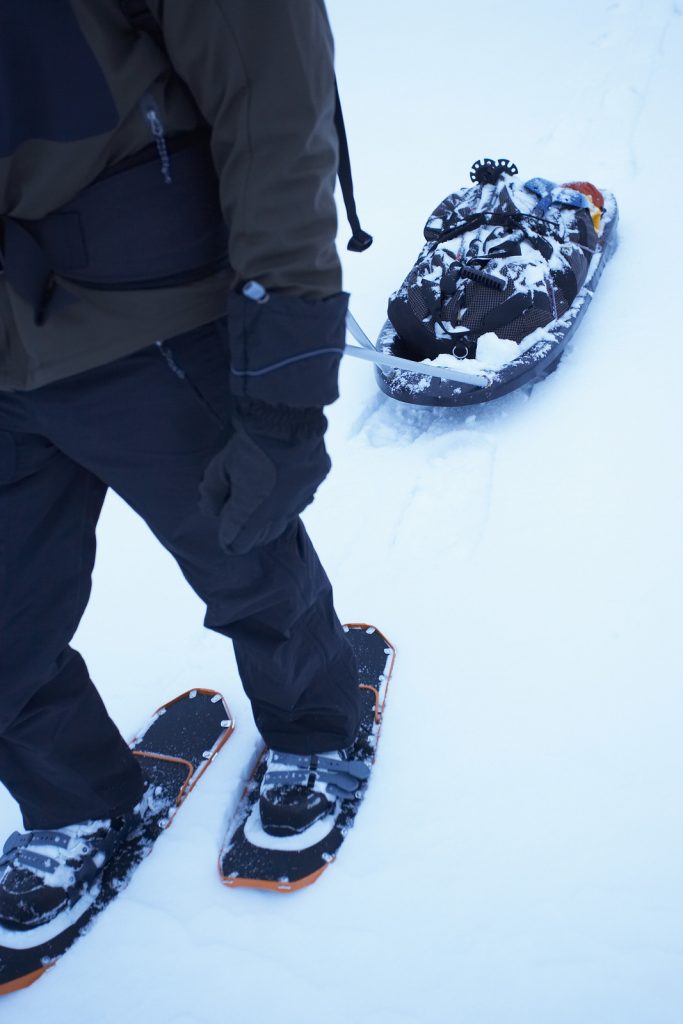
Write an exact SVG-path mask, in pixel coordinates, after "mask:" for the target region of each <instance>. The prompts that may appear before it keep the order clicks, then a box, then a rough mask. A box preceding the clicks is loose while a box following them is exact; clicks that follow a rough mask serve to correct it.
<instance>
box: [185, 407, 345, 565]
mask: <svg viewBox="0 0 683 1024" xmlns="http://www.w3.org/2000/svg"><path fill="white" fill-rule="evenodd" d="M233 422H234V425H235V433H234V434H233V436H232V437H231V438H230V440H229V441H228V443H227V444H226V446H225V448H223V450H222V451H220V452H219V453H218V454H217V455H215V456H214V458H213V459H212V460H211V462H210V463H209V465H208V467H207V469H206V473H205V474H204V479H203V481H202V484H201V486H200V496H201V500H200V507H201V509H202V511H204V512H205V513H207V514H208V515H214V516H218V517H219V519H220V523H219V539H220V543H221V547H222V548H223V549H224V550H225V551H227V552H229V553H230V554H235V555H244V554H246V553H247V552H248V551H250V550H251V549H252V548H254V547H258V546H260V545H262V544H268V543H269V542H270V541H273V540H275V539H276V538H277V537H279V536H280V535H281V534H282V533H284V531H285V530H286V529H287V527H288V526H289V525H290V523H292V522H293V521H294V520H295V519H296V518H297V516H298V515H299V514H300V513H301V512H302V511H303V510H304V509H305V508H306V506H307V505H310V503H311V502H312V501H313V496H314V494H315V492H316V490H317V488H318V485H319V484H320V483H322V481H323V480H324V479H325V477H326V476H327V474H328V473H329V471H330V465H331V463H330V459H329V456H328V454H327V452H326V451H325V443H324V441H323V435H324V433H325V429H326V427H327V421H326V419H325V417H324V416H323V414H322V412H321V411H320V410H319V409H291V408H288V407H286V406H271V405H269V404H268V403H266V402H259V401H255V400H249V399H241V400H237V402H236V414H235V416H234V418H233Z"/></svg>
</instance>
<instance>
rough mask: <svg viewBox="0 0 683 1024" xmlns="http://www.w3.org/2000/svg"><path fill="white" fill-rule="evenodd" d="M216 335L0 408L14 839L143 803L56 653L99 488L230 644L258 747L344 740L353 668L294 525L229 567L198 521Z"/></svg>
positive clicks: (111, 740)
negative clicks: (17, 812)
mask: <svg viewBox="0 0 683 1024" xmlns="http://www.w3.org/2000/svg"><path fill="white" fill-rule="evenodd" d="M225 333H226V325H225V322H224V321H218V322H216V323H213V324H209V325H206V326H204V327H201V328H199V329H197V330H194V331H190V332H188V333H187V334H184V335H180V336H178V337H176V338H173V339H171V340H169V341H167V342H164V343H163V344H156V345H152V346H150V347H149V348H146V349H143V350H142V351H139V352H136V353H134V354H133V355H131V356H127V357H125V358H123V359H119V360H117V361H116V362H112V363H109V364H108V365H106V366H103V367H100V368H98V369H95V370H90V371H88V372H86V373H81V374H79V375H77V376H75V377H70V378H67V379H65V380H62V381H59V382H57V383H54V384H50V385H47V386H45V387H43V388H39V389H38V390H36V391H30V392H2V393H0V781H2V782H3V783H4V784H5V786H7V788H8V789H9V791H10V792H11V793H12V795H13V796H14V798H15V799H16V800H17V801H18V803H19V805H20V807H21V810H22V813H23V818H24V825H25V827H26V828H29V829H36V828H57V827H60V826H64V825H67V824H72V823H75V822H78V821H82V820H85V819H88V818H107V817H110V816H114V815H116V814H120V813H123V812H125V811H127V810H129V809H130V808H131V807H132V806H133V805H134V804H135V803H136V801H137V800H138V799H139V797H140V793H141V787H142V782H141V774H140V770H139V767H138V762H137V760H136V758H134V757H133V756H132V754H131V753H130V751H129V750H128V747H127V745H126V743H125V742H124V740H123V738H122V737H121V735H120V733H119V732H118V730H117V728H116V726H115V725H114V723H113V722H112V720H111V719H110V718H109V716H108V714H107V712H106V710H105V707H104V705H103V703H102V700H101V698H100V696H99V695H98V693H97V690H96V689H95V686H94V685H93V683H92V682H91V680H90V678H89V675H88V671H87V669H86V666H85V662H84V661H83V659H82V657H81V656H80V655H79V654H78V653H77V652H76V651H75V650H74V649H73V648H71V647H70V646H69V644H70V641H71V639H72V637H73V634H74V632H75V630H76V627H77V626H78V623H79V620H80V618H81V615H82V613H83V611H84V609H85V606H86V604H87V601H88V596H89V593H90V576H91V572H92V567H93V563H94V558H95V528H96V524H97V520H98V516H99V513H100V510H101V508H102V503H103V501H104V497H105V493H106V490H107V488H108V487H111V488H113V490H114V491H116V492H117V493H118V494H119V495H121V497H122V498H123V499H124V500H125V501H126V502H127V503H128V504H129V505H130V506H131V507H132V508H133V509H135V510H136V512H138V513H139V514H140V516H142V518H143V519H144V520H145V521H146V523H147V524H148V525H149V527H150V528H151V530H152V531H153V532H154V534H155V535H156V537H157V538H158V539H159V540H160V541H161V543H162V544H163V545H164V547H166V548H167V549H168V551H170V552H171V553H172V554H173V556H174V557H175V559H176V560H177V562H178V564H179V566H180V568H181V570H182V572H183V574H184V576H185V578H186V579H187V580H188V582H189V583H190V585H191V586H192V587H193V589H194V590H195V591H196V592H197V594H198V595H199V596H200V597H201V598H202V599H203V601H204V602H205V603H206V606H207V612H206V618H205V624H206V626H208V627H209V628H210V629H213V630H216V631H217V632H219V633H223V634H225V635H226V636H229V637H230V638H231V639H232V641H233V643H234V647H235V653H236V657H237V664H238V668H239V672H240V676H241V679H242V683H243V685H244V688H245V691H246V693H247V695H248V697H249V699H250V700H251V703H252V707H253V711H254V716H255V719H256V724H257V726H258V728H259V730H260V731H261V733H262V735H263V737H264V739H265V741H266V743H268V744H269V745H270V746H273V747H276V748H280V749H284V750H290V751H293V752H295V753H305V752H320V751H322V750H331V749H336V748H340V747H344V746H347V745H349V744H350V742H351V741H352V739H353V737H354V735H355V732H356V729H357V725H358V717H359V708H358V699H357V698H358V690H357V685H356V673H355V666H354V664H353V657H352V654H351V651H350V647H349V645H348V643H347V641H346V638H345V635H344V633H343V630H342V628H341V626H340V624H339V621H338V619H337V616H336V614H335V611H334V608H333V603H332V590H331V587H330V583H329V581H328V579H327V577H326V575H325V573H324V571H323V569H322V567H321V565H320V562H319V560H318V558H317V555H316V553H315V551H314V549H313V546H312V544H311V542H310V540H309V538H308V536H307V534H306V531H305V529H304V527H303V525H302V523H301V522H300V521H298V522H297V523H294V524H293V525H292V526H291V528H290V529H289V530H288V531H287V532H286V533H285V534H284V535H283V536H282V537H280V538H279V539H278V540H276V541H275V542H273V543H272V544H269V545H266V546H265V547H262V548H258V549H256V550H254V551H252V552H251V553H249V554H247V555H239V556H238V555H227V554H225V553H224V552H223V551H222V550H221V549H220V547H219V545H218V540H217V536H218V534H217V521H216V520H215V519H211V518H209V517H207V516H205V515H203V514H202V513H201V512H200V511H199V509H198V507H197V500H198V486H199V482H200V480H201V477H202V474H203V471H204V468H205V466H206V464H207V463H208V461H209V459H210V458H211V456H212V455H213V454H214V453H215V452H216V451H218V450H219V448H220V447H221V446H222V445H223V444H224V443H225V441H226V439H227V438H228V436H229V434H230V430H231V428H230V397H229V391H230V389H229V382H228V374H229V361H228V355H227V339H226V337H225ZM124 642H125V641H124ZM134 671H135V666H134V665H131V672H133V673H134Z"/></svg>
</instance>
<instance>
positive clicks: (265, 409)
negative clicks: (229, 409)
mask: <svg viewBox="0 0 683 1024" xmlns="http://www.w3.org/2000/svg"><path fill="white" fill-rule="evenodd" d="M233 422H234V423H235V426H241V427H243V428H244V430H246V431H247V432H248V433H250V434H257V435H258V434H261V435H265V436H266V437H273V438H276V439H277V440H282V441H307V440H309V439H310V438H319V437H322V436H323V434H324V433H325V431H326V430H327V420H326V419H325V416H324V415H323V412H322V410H321V409H290V408H289V407H288V406H286V405H270V404H269V403H268V402H259V401H257V400H256V399H254V398H236V399H235V402H234V415H233Z"/></svg>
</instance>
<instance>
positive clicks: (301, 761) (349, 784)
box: [261, 750, 370, 799]
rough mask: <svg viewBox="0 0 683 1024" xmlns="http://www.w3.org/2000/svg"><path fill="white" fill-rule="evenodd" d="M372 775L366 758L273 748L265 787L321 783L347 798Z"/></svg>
mask: <svg viewBox="0 0 683 1024" xmlns="http://www.w3.org/2000/svg"><path fill="white" fill-rule="evenodd" d="M279 766H281V767H279ZM369 775H370V766H369V765H367V764H366V763H365V761H354V760H342V759H340V758H337V757H327V756H325V755H324V754H288V753H284V752H282V751H276V750H273V751H271V759H270V764H269V765H268V769H267V771H266V774H265V776H264V777H263V782H262V783H261V789H262V790H263V789H266V788H268V787H270V786H309V787H313V786H314V785H315V784H316V783H320V784H322V785H324V786H325V787H326V788H327V790H328V791H329V792H330V793H331V794H333V795H334V796H338V797H341V798H342V799H347V798H348V797H352V796H353V795H354V794H355V793H356V791H357V790H358V789H359V787H360V786H361V785H362V783H363V782H366V781H367V779H368V777H369Z"/></svg>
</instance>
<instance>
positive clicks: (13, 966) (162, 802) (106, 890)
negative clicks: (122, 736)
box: [0, 690, 234, 995]
mask: <svg viewBox="0 0 683 1024" xmlns="http://www.w3.org/2000/svg"><path fill="white" fill-rule="evenodd" d="M233 728H234V726H233V722H232V717H231V715H230V711H229V709H228V706H227V704H226V703H225V701H224V699H223V697H222V696H221V694H219V693H216V692H215V691H213V690H191V691H188V692H187V693H184V694H182V695H181V696H180V697H176V698H175V700H172V701H170V702H169V703H168V704H165V705H164V706H163V707H161V708H159V710H158V711H157V712H156V713H155V714H154V717H153V718H152V719H151V721H150V722H149V724H148V725H147V726H146V728H145V729H144V730H143V731H142V733H141V734H140V736H139V737H137V738H136V739H135V740H134V741H133V743H132V744H131V749H132V750H133V753H134V754H135V755H136V756H137V757H139V758H140V761H141V766H142V770H143V772H144V774H145V776H146V777H147V778H148V779H149V780H150V781H151V782H152V784H153V785H154V787H155V789H154V800H155V807H158V813H155V814H154V816H153V817H152V818H151V819H150V820H149V821H148V822H147V823H146V825H145V827H144V829H141V830H139V831H136V832H135V833H133V834H132V835H131V837H130V838H129V839H128V840H127V841H126V843H125V844H124V845H123V846H122V847H121V849H120V850H119V851H118V852H117V853H116V854H115V856H114V857H113V858H112V860H111V861H110V862H109V864H108V865H107V868H106V869H105V872H104V875H103V877H102V879H101V882H100V885H99V887H98V889H97V891H96V892H95V893H94V894H90V895H89V896H87V897H84V898H82V899H81V900H80V901H79V902H78V903H76V904H75V906H73V907H72V908H70V909H69V910H67V911H65V912H64V913H63V914H61V915H60V916H59V917H58V918H56V919H55V920H54V921H51V922H50V923H49V924H45V925H41V926H40V927H38V928H33V929H31V930H30V931H10V930H8V929H5V928H0V995H5V994H7V993H10V992H15V991H17V990H18V989H21V988H25V987H27V986H28V985H30V984H32V983H33V982H34V981H37V979H38V978H39V977H40V976H41V975H42V974H43V973H44V972H45V971H46V970H47V969H48V968H49V967H52V965H53V964H54V963H55V962H56V961H57V960H58V959H59V957H61V956H62V954H63V953H65V952H66V951H67V950H68V949H69V947H70V946H72V945H73V943H74V942H75V941H76V940H77V939H78V938H79V937H80V936H81V935H82V934H83V933H84V932H85V931H86V930H87V929H88V928H89V927H90V925H91V924H92V922H93V920H94V918H95V917H96V916H97V915H98V914H99V913H100V911H101V910H103V909H104V908H105V907H106V906H107V905H108V904H109V903H111V901H112V900H113V899H115V897H116V896H118V894H119V893H120V892H121V891H122V890H123V889H124V888H125V886H126V885H127V883H128V881H129V879H130V877H131V875H132V873H133V871H134V870H135V868H136V867H137V866H138V865H139V864H140V863H141V862H142V860H144V858H145V857H146V856H147V854H148V853H149V852H150V850H151V849H152V846H153V845H154V842H155V841H156V839H157V838H158V837H159V835H160V834H161V832H162V831H163V830H164V829H165V828H166V827H167V826H168V825H169V824H170V822H171V821H172V819H173V817H174V816H175V813H176V811H177V810H178V808H179V806H180V805H181V804H182V802H183V801H184V800H185V798H186V797H187V795H188V793H190V792H191V790H192V789H193V788H194V786H195V784H196V783H197V781H198V779H199V778H200V777H201V775H202V774H203V773H204V771H205V770H206V769H207V767H208V766H209V764H210V763H211V761H212V760H213V759H214V757H215V756H216V754H217V753H218V751H219V750H220V749H221V747H222V746H223V744H224V743H225V742H226V741H227V739H228V738H229V736H230V734H231V733H232V731H233Z"/></svg>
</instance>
